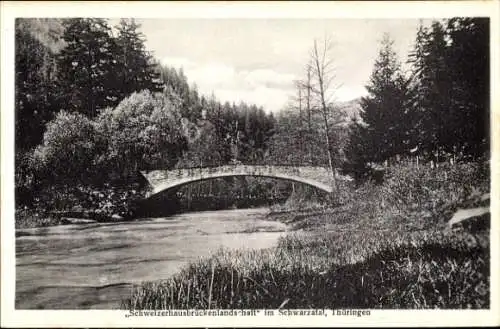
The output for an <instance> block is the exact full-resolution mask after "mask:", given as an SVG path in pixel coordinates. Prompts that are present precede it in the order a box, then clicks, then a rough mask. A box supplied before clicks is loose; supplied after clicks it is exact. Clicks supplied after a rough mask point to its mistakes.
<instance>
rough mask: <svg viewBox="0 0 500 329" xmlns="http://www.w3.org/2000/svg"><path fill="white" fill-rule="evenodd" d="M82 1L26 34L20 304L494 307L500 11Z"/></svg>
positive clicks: (28, 25) (126, 314) (171, 311)
mask: <svg viewBox="0 0 500 329" xmlns="http://www.w3.org/2000/svg"><path fill="white" fill-rule="evenodd" d="M212 4H213V3H212ZM220 6H222V5H221V4H219V7H215V6H209V4H208V3H207V8H210V9H214V12H215V9H220ZM71 13H72V14H70V15H60V14H58V13H57V12H56V11H54V15H53V16H50V15H45V14H44V15H39V16H37V15H36V14H34V13H33V12H31V13H30V14H29V15H25V16H23V15H15V16H14V17H12V19H11V23H12V26H9V27H8V28H9V29H10V33H11V35H12V46H13V48H12V49H11V52H12V55H11V56H12V60H13V61H12V63H8V64H9V67H10V69H11V70H12V78H13V80H11V81H10V82H9V84H11V86H10V87H9V90H12V95H10V94H9V95H7V96H8V97H11V98H12V104H11V106H12V107H9V106H2V149H3V151H2V167H3V169H2V224H4V222H5V221H8V222H9V223H10V224H8V225H9V226H8V227H9V230H10V231H9V232H8V235H9V236H10V237H11V241H12V244H11V246H10V247H5V248H4V246H6V242H5V241H4V240H3V239H2V282H4V270H5V268H4V256H5V254H7V253H9V257H12V262H11V263H9V264H12V266H11V267H9V271H11V273H12V275H13V277H12V283H11V284H9V285H10V289H12V291H13V292H12V300H10V299H9V303H11V304H12V306H13V309H14V310H13V311H12V312H17V311H29V310H45V311H54V310H59V311H88V312H90V311H97V310H100V311H117V312H120V314H121V318H122V320H123V321H124V322H125V323H127V322H126V321H125V320H127V319H129V318H135V319H138V318H144V319H143V320H144V321H145V320H147V318H148V317H163V321H166V322H165V323H168V321H170V320H171V319H172V318H177V321H180V318H182V317H191V318H194V317H203V316H212V317H219V318H221V319H222V318H223V317H231V318H233V320H232V321H236V322H237V320H235V319H237V318H238V319H241V321H243V322H241V323H247V324H248V323H252V322H251V319H252V317H257V316H258V317H259V318H260V317H268V318H271V317H273V318H274V317H278V318H288V319H290V318H293V317H294V316H309V317H310V319H312V320H313V322H312V323H314V319H316V318H322V319H324V320H325V321H327V320H328V319H330V320H329V321H330V323H333V321H334V319H337V320H340V319H343V320H342V321H348V320H349V319H356V318H361V317H368V316H371V314H372V313H375V312H377V311H384V310H399V311H401V310H406V311H417V310H420V311H423V310H442V311H444V310H448V311H450V310H463V311H465V310H469V311H470V310H475V311H490V310H492V307H494V306H495V305H497V304H493V303H495V301H494V298H496V297H494V296H493V295H494V294H492V289H494V288H495V287H496V288H498V283H497V282H493V281H492V280H493V279H492V275H494V276H495V278H497V274H496V273H494V274H493V273H492V270H494V271H496V270H498V268H497V269H495V268H494V264H498V263H497V262H496V261H498V260H495V263H492V258H495V257H492V255H497V256H498V253H497V251H495V253H494V254H493V250H491V248H492V243H493V241H492V239H493V237H492V236H493V235H492V232H493V233H495V231H492V223H491V220H490V219H491V217H492V214H493V211H492V209H493V208H491V205H492V203H493V202H494V201H492V200H493V199H494V195H496V196H497V197H498V194H495V193H494V191H492V190H491V188H492V170H493V169H492V168H493V167H494V166H493V163H492V155H493V148H492V144H493V139H492V128H491V123H490V120H491V117H492V116H491V115H490V113H491V111H492V110H491V108H492V100H493V97H492V90H493V87H492V81H494V79H493V78H496V77H497V76H498V74H497V73H498V72H497V73H495V77H492V74H493V72H495V71H493V70H492V63H493V60H492V54H493V53H494V52H495V51H497V48H498V47H497V46H498V45H497V44H494V43H492V42H491V40H492V35H491V33H492V28H493V27H494V26H496V27H498V25H497V24H498V23H497V21H495V20H492V18H491V17H490V16H489V15H485V14H483V15H470V14H466V13H464V14H462V15H450V14H443V15H441V16H439V15H438V16H432V17H430V16H428V15H425V14H422V15H420V16H411V17H407V15H402V16H401V17H399V18H398V17H397V16H395V17H373V16H366V17H363V16H357V17H347V16H346V17H342V16H336V17H308V16H305V17H300V16H290V17H283V16H278V17H272V16H271V17H266V16H265V15H264V16H262V17H240V16H234V15H233V16H231V15H227V16H223V17H206V16H204V17H196V16H192V15H191V16H189V17H174V16H168V17H147V15H144V16H140V15H139V14H134V12H132V11H129V12H128V15H123V11H122V12H120V11H118V12H117V13H115V12H113V9H112V8H111V9H110V11H103V12H102V13H101V12H98V11H94V15H87V14H78V12H77V11H72V12H71ZM438 13H443V11H441V12H438ZM106 14H109V15H106ZM125 14H126V13H125ZM492 24H494V25H492ZM6 29H7V28H6V27H5V26H2V37H4V32H5V30H6ZM2 43H4V42H3V41H2ZM492 44H494V45H495V46H494V47H495V49H494V50H492V49H491V46H492ZM497 61H498V59H497ZM4 65H5V62H4V61H3V60H2V68H3V67H4ZM9 77H10V76H9ZM497 83H498V82H497ZM3 84H4V77H2V85H3ZM2 88H3V87H2ZM497 88H498V85H497ZM4 96H5V94H4V91H3V90H2V98H4ZM2 104H3V103H2ZM9 104H10V103H9ZM497 105H498V104H497ZM7 111H9V112H11V113H10V116H9V120H10V121H9V122H7V123H6V122H5V120H6V119H5V116H4V114H5V113H4V112H7ZM6 126H10V131H11V132H12V133H11V135H9V136H10V138H11V143H12V147H11V148H12V151H13V153H12V154H6V153H5V152H6V151H5V148H4V147H3V146H4V142H5V136H6V135H5V129H4V127H6ZM5 161H10V162H11V164H12V167H13V171H12V172H11V173H10V176H9V177H10V178H6V177H7V175H6V174H5V171H4V169H5V166H4V163H5ZM6 181H7V182H12V183H13V186H10V187H8V188H7V187H6V186H5V185H6ZM6 194H9V195H10V199H9V200H11V202H12V204H10V205H9V207H11V209H12V211H10V212H9V215H7V216H6V215H5V214H4V210H5V207H4V201H5V200H4V196H5V195H6ZM490 201H491V203H490ZM11 216H12V217H11ZM4 225H7V224H4ZM4 225H3V226H2V231H4V230H5V228H6V226H4ZM11 228H12V230H11ZM496 229H497V230H498V228H496ZM4 233H5V232H2V238H3V237H4V236H5V235H4ZM497 233H498V232H497ZM497 233H495V234H496V235H495V239H496V238H498V237H497V235H498V234H497ZM8 243H10V242H8ZM494 246H497V244H494ZM2 288H4V285H3V284H2ZM2 290H3V289H2ZM3 294H4V293H3V292H2V295H3ZM2 297H3V296H2ZM497 306H498V305H497ZM2 308H4V306H2ZM3 312H4V311H2V313H3ZM88 314H92V313H88ZM261 320H262V319H261ZM264 321H265V320H264ZM309 321H311V320H309ZM236 322H234V323H236ZM64 323H66V322H64ZM354 323H355V322H354Z"/></svg>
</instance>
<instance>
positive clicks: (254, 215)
mask: <svg viewBox="0 0 500 329" xmlns="http://www.w3.org/2000/svg"><path fill="white" fill-rule="evenodd" d="M267 212H268V209H266V208H259V209H240V210H223V211H207V212H196V213H186V214H180V215H175V216H170V217H166V218H152V219H146V220H140V221H133V222H123V223H89V224H78V225H60V226H52V227H43V228H31V229H19V230H16V236H17V237H16V308H17V309H114V308H119V307H120V301H121V300H122V299H123V298H124V297H126V296H128V295H129V294H130V292H131V289H132V287H133V285H134V284H139V283H141V282H142V281H152V280H159V279H165V278H167V277H169V276H171V275H172V274H174V273H175V272H177V271H178V270H179V269H180V268H181V267H182V266H184V265H185V264H187V263H188V262H190V261H195V260H197V259H198V258H199V257H206V256H209V255H210V254H212V253H213V252H215V251H217V250H218V249H220V248H221V247H225V248H231V249H233V248H234V249H242V248H243V249H260V248H269V247H272V246H274V245H275V244H276V243H277V240H278V238H279V237H280V236H282V235H283V234H285V233H284V232H285V231H286V225H285V224H282V223H279V222H274V221H266V220H265V215H266V214H267Z"/></svg>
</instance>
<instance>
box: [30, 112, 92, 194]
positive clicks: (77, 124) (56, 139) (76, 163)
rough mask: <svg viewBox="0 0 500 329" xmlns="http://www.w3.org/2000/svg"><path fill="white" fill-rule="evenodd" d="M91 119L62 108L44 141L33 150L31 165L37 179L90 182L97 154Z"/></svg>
mask: <svg viewBox="0 0 500 329" xmlns="http://www.w3.org/2000/svg"><path fill="white" fill-rule="evenodd" d="M94 137H95V130H94V126H93V123H92V121H91V120H89V119H88V118H87V117H85V116H84V115H82V114H79V113H69V112H66V111H60V112H59V113H58V114H57V116H56V117H55V118H54V119H53V120H52V121H50V122H49V123H48V124H47V130H46V131H45V134H44V137H43V143H42V144H41V145H39V146H37V148H36V149H35V150H34V153H33V162H32V166H33V167H34V169H35V170H34V172H35V173H37V176H38V178H37V180H42V181H45V182H49V183H62V184H67V183H72V184H74V182H75V181H77V182H81V183H82V182H83V183H88V182H90V181H91V180H92V178H93V172H94V169H95V168H94V166H93V159H94V157H95V155H96V143H95V139H94Z"/></svg>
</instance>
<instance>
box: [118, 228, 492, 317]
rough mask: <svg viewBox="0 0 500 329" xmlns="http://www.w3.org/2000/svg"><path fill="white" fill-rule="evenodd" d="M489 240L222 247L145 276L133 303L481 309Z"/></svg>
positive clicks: (312, 239) (332, 239)
mask: <svg viewBox="0 0 500 329" xmlns="http://www.w3.org/2000/svg"><path fill="white" fill-rule="evenodd" d="M488 278H489V247H488V243H487V239H486V238H485V237H484V235H483V236H481V235H470V234H465V235H459V236H457V235H453V234H448V235H446V234H443V233H438V232H429V231H422V232H415V233H411V234H403V233H401V232H391V231H378V232H370V233H367V232H366V231H363V232H329V233H323V234H317V235H301V234H297V235H294V236H290V237H287V238H285V239H282V240H281V241H280V242H279V245H278V246H277V247H276V248H275V249H271V250H261V251H253V252H238V251H233V252H229V251H223V250H222V251H220V252H219V253H217V254H215V255H214V256H213V257H211V258H209V259H206V260H201V261H199V262H198V263H194V264H191V265H190V266H188V267H187V268H185V269H184V270H183V271H181V272H180V273H179V274H177V275H176V276H174V277H172V278H170V279H168V280H165V281H160V282H150V283H145V284H143V285H142V286H141V287H138V288H136V289H135V291H134V292H133V294H132V296H131V297H130V298H128V299H126V300H125V301H124V303H123V305H122V306H123V307H125V308H129V309H130V308H131V309H165V308H174V309H182V308H208V307H210V308H278V307H280V306H281V307H286V308H323V307H325V308H435V307H439V308H487V307H488V306H489V280H488Z"/></svg>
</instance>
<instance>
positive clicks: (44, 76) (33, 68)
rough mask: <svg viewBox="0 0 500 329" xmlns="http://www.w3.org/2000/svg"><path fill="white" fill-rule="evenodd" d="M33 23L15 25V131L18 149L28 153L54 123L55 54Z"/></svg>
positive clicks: (29, 21) (18, 20)
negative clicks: (37, 32) (35, 30)
mask: <svg viewBox="0 0 500 329" xmlns="http://www.w3.org/2000/svg"><path fill="white" fill-rule="evenodd" d="M32 25H33V22H32V21H31V20H28V19H17V20H16V25H15V54H16V56H15V61H16V63H15V109H16V115H15V127H16V129H15V131H16V147H17V148H18V149H19V150H28V149H30V148H32V147H34V146H35V145H38V144H39V143H40V142H41V141H42V138H43V133H44V130H45V124H46V123H47V122H48V121H49V120H51V119H52V116H53V114H54V112H55V111H56V108H54V106H53V95H54V92H55V91H54V87H53V85H54V72H55V63H54V58H55V53H54V51H53V50H52V49H51V48H49V47H48V46H46V45H45V44H43V43H42V42H41V41H40V40H39V38H36V37H35V36H34V35H33V33H32V31H31V28H32Z"/></svg>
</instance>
